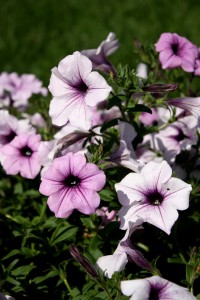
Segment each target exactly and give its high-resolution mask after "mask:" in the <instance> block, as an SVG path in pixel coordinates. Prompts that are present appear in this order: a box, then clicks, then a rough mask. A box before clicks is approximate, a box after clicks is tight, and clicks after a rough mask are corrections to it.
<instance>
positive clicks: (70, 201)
mask: <svg viewBox="0 0 200 300" xmlns="http://www.w3.org/2000/svg"><path fill="white" fill-rule="evenodd" d="M41 179H42V182H41V185H40V192H41V194H43V195H45V196H49V198H48V202H47V204H48V206H49V208H50V210H51V211H53V212H54V213H55V216H56V217H58V218H66V217H68V216H69V215H70V214H71V213H72V212H73V210H74V209H77V210H79V211H80V212H82V213H84V214H92V213H94V212H95V210H96V208H97V207H98V206H99V203H100V197H99V195H98V193H97V191H100V190H101V189H102V188H103V186H104V184H105V174H104V172H103V171H101V170H99V168H98V167H97V166H96V165H95V164H92V163H87V162H86V158H85V156H84V155H81V154H73V153H68V154H66V155H65V156H62V157H58V158H55V159H54V161H53V163H52V165H51V166H50V168H49V169H48V170H47V171H46V172H45V173H44V174H43V176H42V178H41Z"/></svg>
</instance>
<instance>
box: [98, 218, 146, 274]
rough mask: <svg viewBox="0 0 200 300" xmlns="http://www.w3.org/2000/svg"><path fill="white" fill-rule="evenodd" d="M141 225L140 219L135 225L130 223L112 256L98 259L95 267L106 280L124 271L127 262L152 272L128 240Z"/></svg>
mask: <svg viewBox="0 0 200 300" xmlns="http://www.w3.org/2000/svg"><path fill="white" fill-rule="evenodd" d="M142 223H143V220H142V219H138V220H137V221H136V222H135V223H132V222H131V223H130V224H129V227H128V229H127V231H126V233H125V235H124V237H123V239H122V240H121V241H120V242H119V244H118V246H117V248H116V250H115V251H114V253H113V254H112V255H105V256H101V257H99V258H98V260H97V262H96V266H97V267H98V268H99V269H100V270H101V271H103V272H104V274H105V276H107V277H108V278H111V277H112V275H113V274H114V273H115V272H120V271H122V270H124V269H125V266H126V264H127V263H128V261H131V262H133V263H135V264H136V265H138V266H139V267H141V268H143V269H146V270H148V271H151V270H152V266H151V264H150V263H149V262H148V261H147V260H146V259H145V257H144V256H143V254H142V253H141V252H140V251H139V250H137V249H136V248H135V247H133V245H132V243H131V240H130V238H131V236H132V234H133V233H134V232H135V231H136V230H138V229H141V228H142V226H141V224H142Z"/></svg>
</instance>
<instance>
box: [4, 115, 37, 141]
mask: <svg viewBox="0 0 200 300" xmlns="http://www.w3.org/2000/svg"><path fill="white" fill-rule="evenodd" d="M21 133H30V134H31V133H35V128H33V127H32V126H31V125H30V123H29V120H18V119H17V118H16V117H14V116H12V115H10V114H9V112H8V111H7V110H0V147H2V146H4V145H6V144H8V143H10V142H11V141H12V140H13V139H14V138H15V137H16V136H17V135H19V134H21Z"/></svg>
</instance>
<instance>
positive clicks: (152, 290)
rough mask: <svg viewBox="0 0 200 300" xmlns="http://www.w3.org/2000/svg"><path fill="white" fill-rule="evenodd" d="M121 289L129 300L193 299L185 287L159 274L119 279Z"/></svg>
mask: <svg viewBox="0 0 200 300" xmlns="http://www.w3.org/2000/svg"><path fill="white" fill-rule="evenodd" d="M121 291H122V293H123V294H124V295H126V296H131V297H130V298H129V299H130V300H151V299H152V300H153V299H156V300H167V299H169V300H180V299H181V300H195V299H196V298H195V297H194V296H193V295H192V294H191V293H190V292H189V290H188V289H187V288H184V287H182V286H179V285H177V284H175V283H173V282H171V281H168V280H166V279H164V278H161V277H160V276H157V275H156V276H152V277H149V278H144V279H133V280H125V281H121Z"/></svg>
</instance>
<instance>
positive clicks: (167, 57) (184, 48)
mask: <svg viewBox="0 0 200 300" xmlns="http://www.w3.org/2000/svg"><path fill="white" fill-rule="evenodd" d="M155 47H156V51H157V52H160V54H159V59H160V62H161V64H162V68H163V69H173V68H177V67H181V68H182V69H183V70H184V71H185V72H194V67H195V60H196V58H197V56H198V48H197V47H196V46H195V45H194V44H192V43H191V42H190V41H189V40H187V39H186V38H185V37H182V36H180V35H178V34H176V33H162V34H161V36H160V38H159V40H158V42H157V43H156V44H155Z"/></svg>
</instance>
